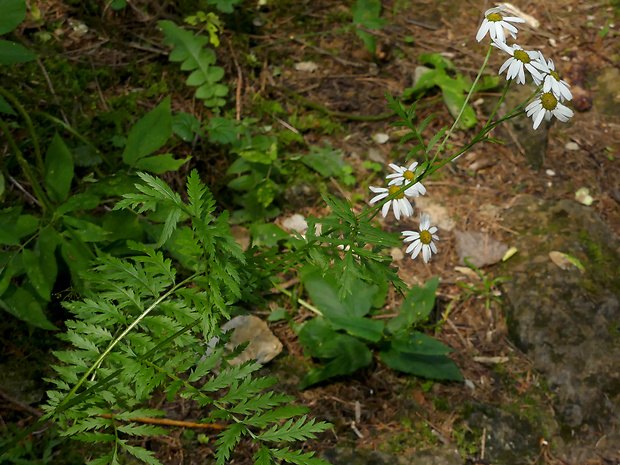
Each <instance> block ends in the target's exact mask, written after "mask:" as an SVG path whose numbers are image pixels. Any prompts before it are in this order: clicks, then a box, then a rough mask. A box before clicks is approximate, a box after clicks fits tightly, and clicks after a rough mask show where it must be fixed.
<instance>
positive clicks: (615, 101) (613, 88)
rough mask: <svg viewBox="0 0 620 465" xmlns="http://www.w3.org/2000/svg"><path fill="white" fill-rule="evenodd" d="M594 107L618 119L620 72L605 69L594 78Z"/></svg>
mask: <svg viewBox="0 0 620 465" xmlns="http://www.w3.org/2000/svg"><path fill="white" fill-rule="evenodd" d="M594 106H595V107H596V108H597V109H598V110H599V111H600V112H601V113H605V114H607V115H611V116H618V117H620V70H619V69H618V68H607V69H606V70H603V72H601V73H600V74H599V75H598V76H597V78H596V91H595V92H594Z"/></svg>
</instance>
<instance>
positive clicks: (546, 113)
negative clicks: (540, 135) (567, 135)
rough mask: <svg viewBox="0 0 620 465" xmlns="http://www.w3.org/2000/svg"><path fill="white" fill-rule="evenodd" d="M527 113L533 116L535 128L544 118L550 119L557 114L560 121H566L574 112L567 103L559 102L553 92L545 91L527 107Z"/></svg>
mask: <svg viewBox="0 0 620 465" xmlns="http://www.w3.org/2000/svg"><path fill="white" fill-rule="evenodd" d="M525 114H526V115H527V116H529V117H531V118H532V120H533V121H534V129H537V128H538V126H540V123H541V122H542V120H543V118H545V119H546V120H547V121H549V120H550V119H551V117H552V116H555V117H556V118H557V119H559V120H560V121H562V122H566V121H568V119H569V118H570V117H571V116H573V114H574V113H573V110H571V109H570V108H568V107H567V106H566V105H562V104H561V103H560V102H558V99H557V98H556V96H555V95H553V94H552V93H551V92H545V93H543V94H541V95H540V96H538V98H537V99H536V100H534V101H533V102H532V103H530V104H529V105H528V106H527V107H525Z"/></svg>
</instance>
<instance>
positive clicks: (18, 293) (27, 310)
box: [0, 287, 58, 330]
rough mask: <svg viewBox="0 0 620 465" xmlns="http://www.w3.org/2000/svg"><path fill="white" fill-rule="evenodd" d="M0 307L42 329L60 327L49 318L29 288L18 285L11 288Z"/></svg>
mask: <svg viewBox="0 0 620 465" xmlns="http://www.w3.org/2000/svg"><path fill="white" fill-rule="evenodd" d="M0 308H2V309H4V310H6V311H7V312H9V313H10V314H11V315H13V316H14V317H16V318H19V319H20V320H22V321H25V322H26V323H28V324H31V325H32V326H36V327H37V328H41V329H48V330H55V329H58V328H57V327H56V326H54V325H53V324H52V322H51V321H49V320H48V319H47V317H46V316H45V313H43V309H42V308H41V304H39V301H38V300H37V299H36V298H35V297H34V296H33V295H32V294H31V293H30V292H28V291H27V290H25V289H23V288H21V287H18V288H14V289H12V290H11V289H9V291H8V292H7V293H6V294H4V296H3V299H1V300H0Z"/></svg>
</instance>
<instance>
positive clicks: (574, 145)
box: [564, 142, 579, 150]
mask: <svg viewBox="0 0 620 465" xmlns="http://www.w3.org/2000/svg"><path fill="white" fill-rule="evenodd" d="M564 148H565V149H566V150H579V144H577V143H576V142H567V143H566V145H565V146H564Z"/></svg>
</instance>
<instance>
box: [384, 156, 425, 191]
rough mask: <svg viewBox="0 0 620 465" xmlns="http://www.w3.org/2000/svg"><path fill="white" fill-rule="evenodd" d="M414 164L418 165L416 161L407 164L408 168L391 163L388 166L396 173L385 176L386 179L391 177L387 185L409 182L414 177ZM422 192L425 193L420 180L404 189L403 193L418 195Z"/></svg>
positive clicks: (399, 184) (400, 184)
mask: <svg viewBox="0 0 620 465" xmlns="http://www.w3.org/2000/svg"><path fill="white" fill-rule="evenodd" d="M416 166H418V162H417V161H416V162H413V163H412V164H411V165H409V168H406V167H404V166H398V165H395V164H393V163H391V164H390V168H392V169H393V170H394V171H396V173H394V174H389V175H388V176H387V179H391V181H390V182H389V184H388V186H402V185H403V184H409V183H410V182H411V181H413V180H414V179H415V169H416ZM424 194H426V187H424V186H423V185H422V183H421V182H416V183H415V184H414V185H413V186H411V187H409V188H407V190H406V191H405V195H406V196H408V197H418V196H420V195H424Z"/></svg>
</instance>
